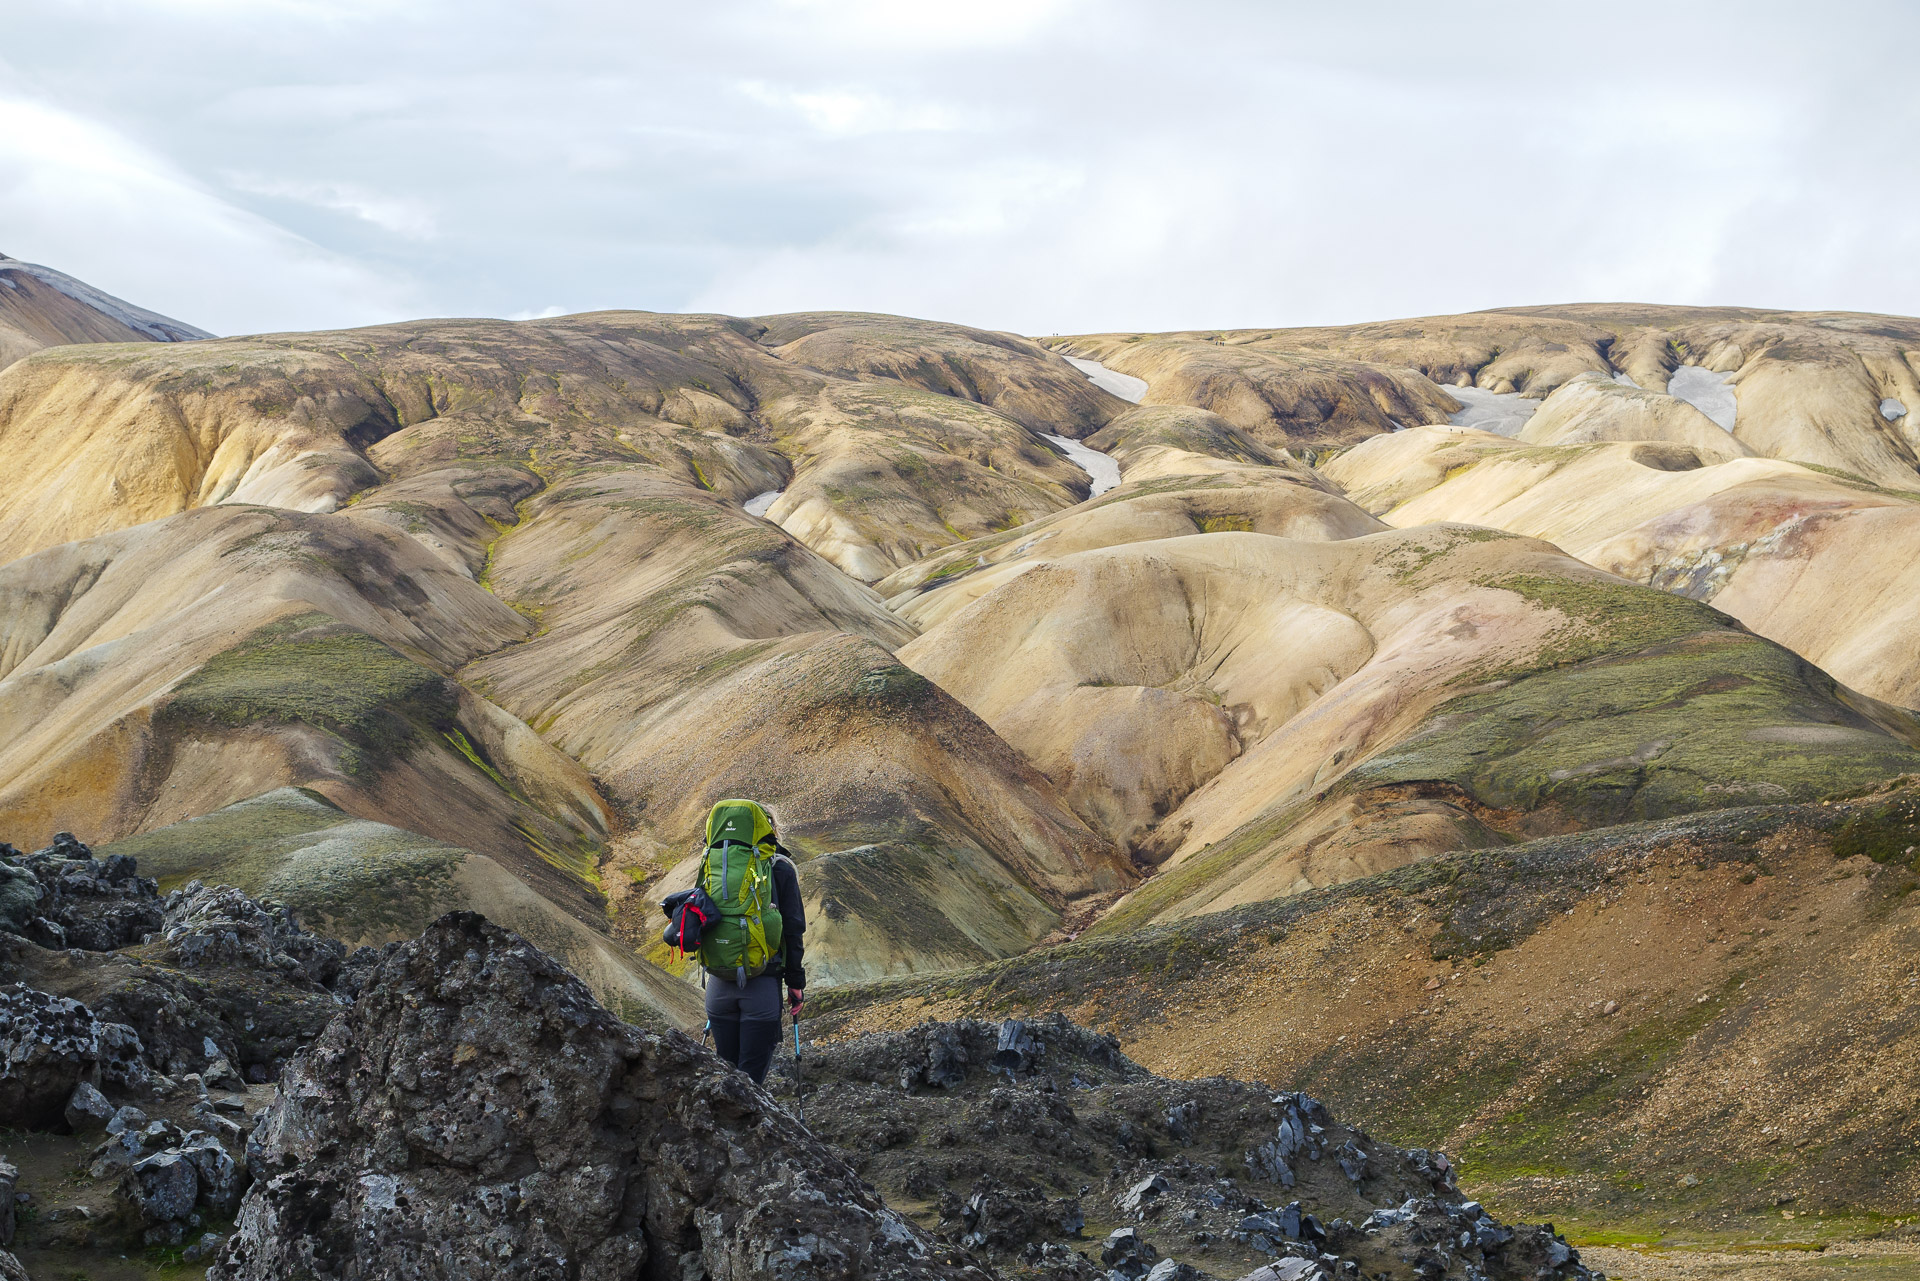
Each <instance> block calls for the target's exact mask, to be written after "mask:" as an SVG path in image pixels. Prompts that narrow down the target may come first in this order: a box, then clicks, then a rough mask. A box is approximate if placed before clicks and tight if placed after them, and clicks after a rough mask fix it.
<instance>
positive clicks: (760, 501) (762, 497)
mask: <svg viewBox="0 0 1920 1281" xmlns="http://www.w3.org/2000/svg"><path fill="white" fill-rule="evenodd" d="M786 492H787V491H786V490H784V489H769V490H768V491H767V492H766V493H764V494H755V495H754V496H753V497H752V498H749V499H748V500H747V515H749V516H758V517H759V518H760V519H761V520H765V519H766V518H767V512H768V511H770V510H771V509H772V508H773V505H774V504H775V503H777V502H779V501H780V495H782V494H784V493H786Z"/></svg>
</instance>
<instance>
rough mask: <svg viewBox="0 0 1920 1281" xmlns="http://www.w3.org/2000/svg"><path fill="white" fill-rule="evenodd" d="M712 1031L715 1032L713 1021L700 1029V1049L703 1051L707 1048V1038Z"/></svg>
mask: <svg viewBox="0 0 1920 1281" xmlns="http://www.w3.org/2000/svg"><path fill="white" fill-rule="evenodd" d="M712 1031H713V1020H712V1019H708V1020H707V1025H706V1026H705V1027H703V1028H701V1029H700V1048H701V1049H703V1050H704V1049H706V1048H707V1036H708V1034H709V1033H711V1032H712Z"/></svg>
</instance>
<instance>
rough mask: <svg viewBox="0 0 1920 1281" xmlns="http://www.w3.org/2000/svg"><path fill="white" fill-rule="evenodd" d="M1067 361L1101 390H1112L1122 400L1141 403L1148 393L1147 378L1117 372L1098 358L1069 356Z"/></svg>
mask: <svg viewBox="0 0 1920 1281" xmlns="http://www.w3.org/2000/svg"><path fill="white" fill-rule="evenodd" d="M1067 363H1068V364H1069V365H1072V366H1073V367H1074V368H1075V369H1078V370H1079V371H1080V372H1081V373H1083V374H1085V375H1086V376H1087V380H1088V381H1089V382H1091V383H1092V384H1093V385H1094V386H1096V387H1098V388H1099V389H1100V390H1101V391H1110V392H1112V393H1113V394H1114V395H1116V396H1118V397H1119V398H1120V399H1122V400H1130V401H1132V402H1133V403H1134V404H1136V405H1137V404H1139V403H1140V398H1141V397H1142V396H1144V395H1146V394H1147V380H1146V379H1144V378H1135V377H1134V376H1133V375H1131V374H1121V373H1115V372H1114V371H1113V370H1111V369H1108V368H1107V367H1106V366H1105V365H1103V364H1101V363H1100V362H1099V361H1097V360H1082V359H1080V357H1078V356H1068V357H1067Z"/></svg>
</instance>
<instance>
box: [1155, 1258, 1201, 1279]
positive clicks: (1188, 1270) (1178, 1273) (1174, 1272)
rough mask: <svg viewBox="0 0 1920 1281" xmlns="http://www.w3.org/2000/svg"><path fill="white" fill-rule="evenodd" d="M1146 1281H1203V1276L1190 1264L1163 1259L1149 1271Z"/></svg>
mask: <svg viewBox="0 0 1920 1281" xmlns="http://www.w3.org/2000/svg"><path fill="white" fill-rule="evenodd" d="M1145 1281H1201V1274H1200V1270H1199V1269H1198V1268H1195V1267H1194V1266H1193V1265H1192V1264H1190V1263H1181V1262H1178V1261H1177V1260H1174V1259H1162V1260H1160V1262H1158V1263H1156V1264H1154V1265H1153V1267H1152V1268H1150V1269H1148V1271H1147V1275H1146V1278H1145Z"/></svg>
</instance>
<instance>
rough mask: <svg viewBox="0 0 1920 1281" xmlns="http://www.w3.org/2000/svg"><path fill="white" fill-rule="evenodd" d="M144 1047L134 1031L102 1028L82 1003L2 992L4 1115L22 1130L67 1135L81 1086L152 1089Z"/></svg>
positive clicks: (0, 1108) (16, 990) (0, 1097)
mask: <svg viewBox="0 0 1920 1281" xmlns="http://www.w3.org/2000/svg"><path fill="white" fill-rule="evenodd" d="M140 1048H141V1047H140V1038H139V1036H138V1035H136V1034H135V1033H134V1031H133V1029H132V1028H129V1027H125V1026H123V1025H121V1024H118V1023H102V1022H101V1021H100V1020H99V1019H97V1018H95V1017H94V1014H93V1011H92V1010H89V1009H88V1008H87V1007H86V1006H84V1005H82V1004H80V1002H78V1001H70V1000H67V999H66V998H64V997H58V996H52V995H50V994H48V993H46V992H40V991H36V990H34V989H33V988H30V987H22V986H20V985H18V984H14V985H12V986H9V987H3V988H0V1117H5V1118H6V1121H7V1124H9V1125H13V1126H18V1127H19V1128H21V1129H27V1130H62V1129H65V1128H66V1125H67V1118H66V1108H67V1102H68V1101H69V1100H70V1099H72V1098H73V1092H74V1090H75V1089H76V1088H78V1087H79V1085H80V1083H81V1082H82V1081H85V1082H87V1083H89V1084H95V1085H97V1084H101V1083H103V1082H113V1083H115V1084H118V1085H120V1086H122V1087H125V1088H130V1089H144V1088H145V1087H146V1086H147V1083H148V1081H149V1079H150V1074H149V1073H148V1071H147V1069H146V1066H145V1065H144V1064H143V1063H142V1062H141V1061H140V1057H139V1056H140Z"/></svg>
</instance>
